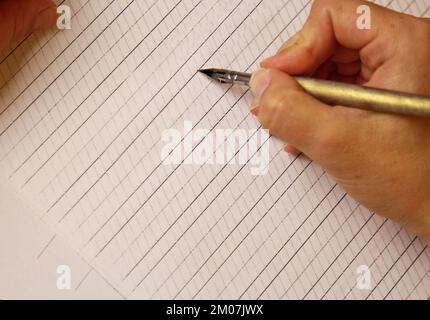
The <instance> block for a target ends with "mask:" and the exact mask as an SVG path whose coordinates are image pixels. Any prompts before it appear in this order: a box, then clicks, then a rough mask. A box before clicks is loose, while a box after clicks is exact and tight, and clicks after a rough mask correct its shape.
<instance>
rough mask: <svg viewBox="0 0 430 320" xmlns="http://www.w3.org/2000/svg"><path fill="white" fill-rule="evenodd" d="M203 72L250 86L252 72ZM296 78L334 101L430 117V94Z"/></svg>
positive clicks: (319, 96)
mask: <svg viewBox="0 0 430 320" xmlns="http://www.w3.org/2000/svg"><path fill="white" fill-rule="evenodd" d="M199 72H201V73H203V74H205V75H207V76H208V77H210V78H212V79H214V80H216V81H219V82H221V83H226V84H237V85H244V86H249V82H250V80H251V76H252V74H251V73H245V72H238V71H232V70H227V69H202V70H199ZM295 79H296V80H297V81H298V82H299V84H300V85H301V86H302V87H303V89H304V90H305V91H306V92H307V93H308V94H310V95H312V96H313V97H315V98H316V99H318V100H320V101H321V102H324V103H327V104H330V105H341V106H346V107H351V108H357V109H363V110H369V111H376V112H385V113H394V114H400V115H409V116H419V117H430V97H425V96H418V95H413V94H408V93H402V92H397V91H390V90H383V89H375V88H370V87H364V86H359V85H353V84H345V83H341V82H335V81H328V80H319V79H312V78H306V77H295Z"/></svg>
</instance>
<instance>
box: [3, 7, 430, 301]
mask: <svg viewBox="0 0 430 320" xmlns="http://www.w3.org/2000/svg"><path fill="white" fill-rule="evenodd" d="M426 2H427V1H426V0H421V1H420V0H415V1H379V3H380V4H383V5H387V6H391V7H393V8H395V9H397V10H399V11H407V12H409V13H412V14H415V15H418V16H424V15H429V8H430V5H429V4H428V3H426ZM65 3H66V4H68V5H70V7H71V8H72V12H73V13H74V19H73V22H72V29H71V30H68V31H61V32H58V31H57V32H46V33H44V34H42V35H39V36H37V37H36V36H35V37H30V38H28V39H26V40H25V41H24V42H23V43H21V44H20V45H19V46H18V47H17V49H15V50H14V51H12V52H11V53H10V54H9V55H6V56H5V57H4V61H3V63H2V64H1V67H0V68H1V69H0V70H1V74H2V79H3V80H2V84H1V89H0V97H1V98H0V101H1V102H0V103H1V109H0V110H1V115H0V146H1V147H0V163H1V174H2V176H3V177H4V179H5V180H7V181H8V184H9V185H10V186H11V188H13V190H15V192H16V193H18V194H19V195H20V196H23V197H25V198H27V199H28V200H29V201H31V202H32V203H33V204H34V207H35V208H37V212H38V214H39V217H40V219H42V220H43V221H45V222H47V223H49V225H51V226H52V228H53V229H54V230H55V232H57V233H58V234H59V235H61V236H62V237H64V238H66V239H67V240H68V243H69V244H70V245H71V246H72V247H73V248H74V249H75V250H76V251H77V252H78V253H79V255H81V256H82V257H84V259H85V260H86V261H87V262H88V263H89V264H90V265H91V266H92V267H93V268H94V270H97V272H98V273H100V274H101V275H103V277H104V278H105V279H106V280H107V281H108V282H109V284H110V285H111V286H112V287H114V288H115V290H118V292H120V293H121V295H122V296H123V297H125V298H130V299H132V298H165V299H170V298H189V299H191V298H195V299H201V298H207V299H213V298H220V299H227V298H232V299H237V298H242V299H255V298H261V299H267V298H273V299H277V298H284V299H286V298H288V299H292V298H346V299H366V298H369V299H381V298H421V299H427V298H429V297H430V292H429V288H430V287H429V281H430V277H429V275H428V271H429V265H430V264H429V262H430V261H429V251H428V249H427V248H426V247H425V246H424V244H423V243H422V242H421V241H419V240H418V239H417V238H416V237H414V236H412V235H410V234H408V233H407V232H406V231H404V230H403V229H401V228H400V227H399V226H397V225H396V224H394V223H392V222H390V221H386V220H384V219H382V218H380V217H378V216H376V215H374V214H372V213H371V212H369V211H368V210H367V209H365V208H363V207H362V206H360V205H358V204H357V203H356V202H354V201H353V200H352V199H351V198H350V197H349V196H347V195H345V193H344V192H343V190H341V188H339V187H338V186H337V185H336V184H335V183H334V182H333V181H332V180H331V179H330V178H329V177H328V176H327V175H326V174H325V172H324V171H323V170H322V169H321V168H320V167H319V166H318V165H316V164H314V163H312V162H311V161H309V160H308V159H306V158H304V157H298V158H295V157H292V156H289V155H286V154H285V153H284V152H282V149H283V145H282V144H281V143H280V142H279V141H276V140H275V139H268V138H267V137H265V136H264V134H263V133H262V132H260V131H256V129H258V128H259V125H258V123H257V121H256V120H255V119H254V118H253V117H252V116H251V115H249V107H248V106H249V104H250V101H251V97H250V94H249V92H248V91H247V90H246V89H244V88H236V87H234V88H231V87H225V86H220V85H218V84H215V83H212V82H210V81H208V79H206V78H205V77H204V76H202V75H200V74H198V73H197V72H196V70H198V69H200V68H204V67H229V68H233V69H238V70H244V71H245V70H246V71H249V72H251V71H253V70H256V69H257V67H258V62H259V61H261V60H262V59H263V58H264V57H267V56H270V55H271V54H273V53H274V52H275V51H276V50H277V48H279V47H280V46H281V45H282V43H283V42H284V41H286V40H287V39H288V38H289V37H291V36H292V35H293V34H294V33H295V32H296V31H297V30H299V29H300V27H301V26H302V25H303V23H304V21H305V20H306V18H307V15H308V13H309V9H310V5H311V1H307V0H289V1H288V0H283V1H281V0H276V1H269V0H173V1H171V0H147V1H137V0H117V1H114V0H110V1H105V0H103V1H102V0H91V1H85V0H76V1H70V2H68V1H65ZM29 48H30V49H31V50H28V49H29ZM190 128H191V132H189V131H187V130H189V129H190ZM168 130H175V132H180V133H182V134H183V136H182V137H181V139H180V140H178V141H177V142H178V143H177V145H176V146H175V149H174V150H173V151H172V153H169V154H165V153H164V154H163V150H164V148H165V147H166V141H163V134H166V133H168V132H172V131H168ZM199 130H200V131H199ZM229 130H230V131H229ZM237 130H242V131H240V132H242V133H247V134H248V136H247V138H246V139H245V140H240V139H239V140H238V143H237V147H238V148H237V152H236V153H233V154H229V155H227V158H225V159H224V162H223V161H220V163H219V164H214V163H211V161H212V160H213V158H212V160H211V158H210V157H208V158H207V159H204V160H206V161H201V163H196V162H198V161H197V160H196V161H195V158H194V155H195V154H196V153H198V151H202V150H200V149H199V148H201V146H202V145H212V146H213V149H212V150H211V152H209V153H212V154H216V152H217V150H219V149H220V148H223V147H224V144H223V143H224V142H225V140H226V139H228V137H229V135H228V134H229V133H230V135H232V134H235V133H236V132H239V131H237ZM217 132H224V133H226V132H227V134H226V138H225V139H219V140H217V139H216V136H215V134H216V133H217ZM198 133H200V134H202V136H201V137H200V140H199V139H198V138H197V139H196V140H197V142H196V143H194V144H192V146H191V148H190V147H189V142H190V136H193V135H194V134H197V135H198ZM203 137H206V139H205V140H203V141H202V138H203ZM208 139H209V140H210V139H211V143H207V142H208V141H209V140H208ZM191 142H193V141H191ZM251 142H254V143H257V146H258V147H257V148H251V147H250V146H251ZM199 146H200V147H199ZM241 150H242V151H243V150H246V152H247V153H248V155H249V156H250V157H249V159H248V160H249V161H248V163H247V164H245V165H242V164H241V163H240V161H239V160H240V159H239V160H238V158H239V156H240V154H243V153H241ZM265 151H267V152H268V153H267V156H268V162H267V165H263V166H260V167H258V164H260V165H261V163H262V159H263V157H262V156H263V155H264V154H265ZM172 154H176V155H179V158H180V159H179V160H180V161H179V163H170V164H167V163H166V158H169V156H171V155H172ZM190 154H191V155H190ZM200 160H201V159H200ZM258 160H260V162H258ZM212 162H213V161H212ZM255 167H258V168H259V170H261V172H262V173H264V174H262V175H253V174H252V172H253V171H252V170H253V169H255ZM362 266H365V267H367V268H368V269H369V270H370V274H371V285H370V287H369V288H366V289H362V288H361V289H360V288H359V286H357V278H358V277H359V274H358V273H357V272H358V271H360V270H361V269H360V268H361V267H362Z"/></svg>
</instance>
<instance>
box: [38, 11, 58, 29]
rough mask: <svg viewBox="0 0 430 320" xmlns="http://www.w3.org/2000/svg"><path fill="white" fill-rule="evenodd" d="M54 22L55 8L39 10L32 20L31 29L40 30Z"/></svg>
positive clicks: (52, 24)
mask: <svg viewBox="0 0 430 320" xmlns="http://www.w3.org/2000/svg"><path fill="white" fill-rule="evenodd" d="M55 22H56V10H55V8H48V9H45V10H43V11H41V12H39V14H38V15H37V17H36V20H35V21H34V25H33V29H34V30H42V29H47V28H51V27H53V26H54V25H55Z"/></svg>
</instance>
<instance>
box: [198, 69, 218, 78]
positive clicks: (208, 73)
mask: <svg viewBox="0 0 430 320" xmlns="http://www.w3.org/2000/svg"><path fill="white" fill-rule="evenodd" d="M199 72H200V73H203V74H205V75H207V76H208V77H210V78H212V76H213V74H214V72H213V69H200V70H199Z"/></svg>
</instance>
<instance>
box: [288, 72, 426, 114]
mask: <svg viewBox="0 0 430 320" xmlns="http://www.w3.org/2000/svg"><path fill="white" fill-rule="evenodd" d="M296 79H297V81H298V82H299V83H300V85H301V86H302V87H303V88H304V90H305V91H306V92H307V93H309V94H310V95H312V96H313V97H315V98H316V99H318V100H320V101H322V102H325V103H327V104H330V105H342V106H347V107H353V108H358V109H364V110H370V111H377V112H386V113H395V114H402V115H411V116H421V117H430V98H428V97H424V96H416V95H412V94H407V93H400V92H395V91H389V90H382V89H374V88H369V87H363V86H358V85H352V84H344V83H340V82H334V81H327V80H318V79H311V78H304V77H296Z"/></svg>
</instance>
